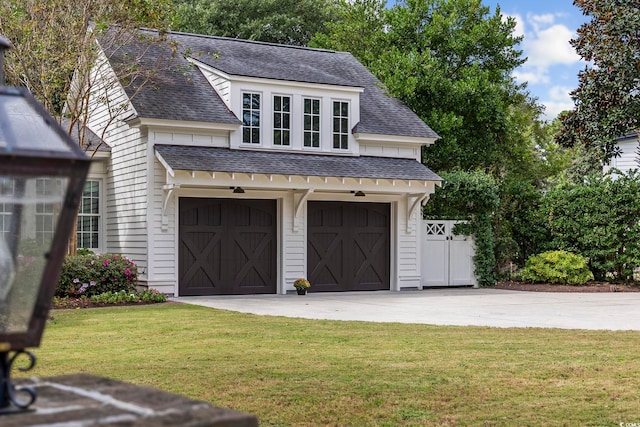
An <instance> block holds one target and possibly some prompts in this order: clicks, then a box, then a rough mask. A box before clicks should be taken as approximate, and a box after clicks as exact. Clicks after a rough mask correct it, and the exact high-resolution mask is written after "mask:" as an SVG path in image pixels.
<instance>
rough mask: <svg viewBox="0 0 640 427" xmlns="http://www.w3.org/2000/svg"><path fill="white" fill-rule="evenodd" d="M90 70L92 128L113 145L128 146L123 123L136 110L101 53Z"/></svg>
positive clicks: (89, 113) (90, 116)
mask: <svg viewBox="0 0 640 427" xmlns="http://www.w3.org/2000/svg"><path fill="white" fill-rule="evenodd" d="M96 63H97V65H96V66H95V67H94V68H93V69H92V71H91V75H90V78H91V83H92V88H91V96H90V101H89V108H88V121H87V125H88V126H89V128H90V129H91V130H92V131H93V132H94V133H95V134H96V135H98V136H99V137H101V138H104V140H105V141H106V142H107V143H108V144H109V145H110V146H111V147H114V146H117V145H119V144H120V143H122V142H125V143H126V138H124V136H123V132H126V128H128V126H126V125H125V124H124V123H123V122H122V120H123V119H124V118H126V117H128V116H130V115H131V114H132V113H133V107H132V106H131V103H130V102H129V99H128V97H127V95H126V93H125V91H124V89H123V87H122V86H121V85H120V83H119V82H118V80H117V77H116V75H115V73H114V72H113V70H112V69H111V67H110V66H109V65H108V62H107V61H106V58H105V56H104V55H103V54H100V55H99V57H98V60H97V61H96Z"/></svg>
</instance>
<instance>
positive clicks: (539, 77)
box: [513, 70, 549, 84]
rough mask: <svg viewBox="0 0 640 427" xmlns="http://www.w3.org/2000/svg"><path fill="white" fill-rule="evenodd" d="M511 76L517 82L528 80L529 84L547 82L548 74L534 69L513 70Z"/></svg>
mask: <svg viewBox="0 0 640 427" xmlns="http://www.w3.org/2000/svg"><path fill="white" fill-rule="evenodd" d="M513 77H515V78H516V80H518V81H519V82H528V83H529V84H540V83H549V75H548V74H546V73H539V72H535V71H529V72H526V71H518V70H516V71H514V72H513Z"/></svg>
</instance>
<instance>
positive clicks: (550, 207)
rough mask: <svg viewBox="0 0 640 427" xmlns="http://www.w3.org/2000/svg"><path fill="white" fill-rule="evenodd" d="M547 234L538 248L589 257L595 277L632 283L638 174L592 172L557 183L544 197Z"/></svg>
mask: <svg viewBox="0 0 640 427" xmlns="http://www.w3.org/2000/svg"><path fill="white" fill-rule="evenodd" d="M538 217H539V219H540V220H541V224H540V225H541V226H543V227H544V228H545V229H546V230H547V232H548V236H547V239H546V241H547V243H546V245H545V247H544V248H542V249H541V250H544V249H547V250H551V249H562V250H565V251H568V252H572V253H576V254H580V255H582V256H585V257H587V258H588V259H589V268H590V269H591V271H592V272H593V274H594V276H595V278H596V280H610V279H614V280H616V281H632V280H633V272H634V270H635V269H636V267H638V266H640V222H639V221H638V218H640V175H638V174H637V173H635V172H629V173H628V174H619V175H617V176H615V179H614V177H612V176H609V175H606V176H604V177H600V176H592V177H589V179H586V180H585V181H584V182H581V183H580V184H572V185H565V186H560V187H557V188H555V189H553V190H552V191H550V192H549V193H547V194H546V195H545V197H544V199H543V203H542V205H541V206H540V211H539V216H538Z"/></svg>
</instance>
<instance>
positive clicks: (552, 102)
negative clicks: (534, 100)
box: [541, 86, 574, 120]
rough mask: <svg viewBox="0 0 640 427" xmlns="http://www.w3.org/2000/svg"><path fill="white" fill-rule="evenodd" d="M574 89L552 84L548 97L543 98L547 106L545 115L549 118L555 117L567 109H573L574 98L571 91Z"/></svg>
mask: <svg viewBox="0 0 640 427" xmlns="http://www.w3.org/2000/svg"><path fill="white" fill-rule="evenodd" d="M573 89H574V88H570V87H567V86H552V87H551V88H549V91H548V94H547V95H548V99H546V100H541V102H542V104H544V105H545V107H546V109H545V112H544V116H545V118H546V119H547V120H552V119H554V118H555V117H556V116H557V115H558V114H560V113H561V112H563V111H565V110H572V109H573V100H572V99H571V96H570V95H569V92H571V91H572V90H573Z"/></svg>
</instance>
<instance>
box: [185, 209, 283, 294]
mask: <svg viewBox="0 0 640 427" xmlns="http://www.w3.org/2000/svg"><path fill="white" fill-rule="evenodd" d="M276 215H277V212H276V201H275V200H238V199H200V198H181V199H180V226H179V242H180V244H179V249H178V256H179V262H178V268H179V291H180V295H182V296H187V295H241V294H265V293H275V292H276V250H277V241H276V231H277V227H276Z"/></svg>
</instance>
